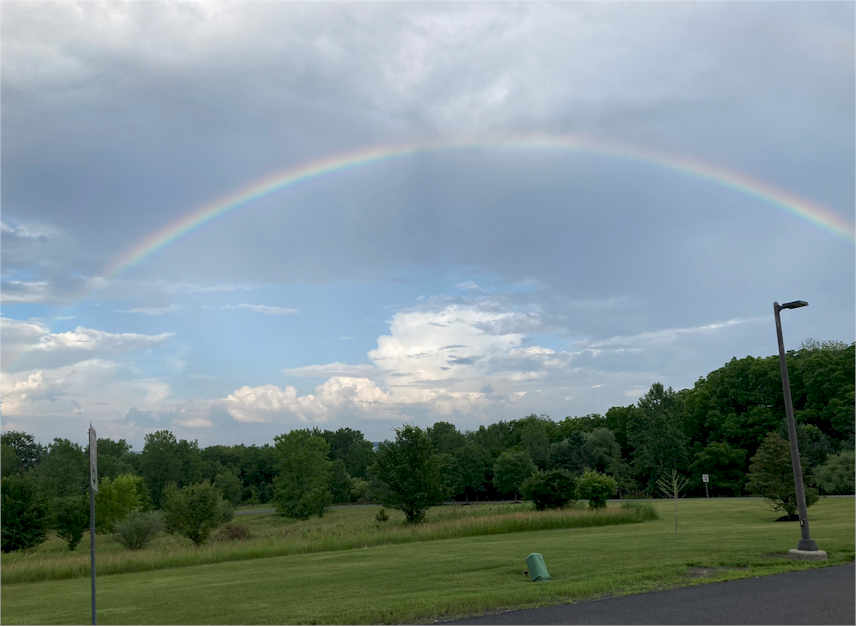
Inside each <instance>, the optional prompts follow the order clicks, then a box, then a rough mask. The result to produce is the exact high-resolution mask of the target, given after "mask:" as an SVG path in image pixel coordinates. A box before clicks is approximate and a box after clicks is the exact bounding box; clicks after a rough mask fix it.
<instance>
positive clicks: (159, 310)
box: [113, 303, 184, 316]
mask: <svg viewBox="0 0 857 627" xmlns="http://www.w3.org/2000/svg"><path fill="white" fill-rule="evenodd" d="M182 309H184V307H182V306H181V305H177V304H175V303H173V304H172V305H169V306H167V307H136V308H133V309H114V310H113V311H115V312H116V313H127V314H145V315H147V316H162V315H164V314H167V313H172V312H174V311H181V310H182Z"/></svg>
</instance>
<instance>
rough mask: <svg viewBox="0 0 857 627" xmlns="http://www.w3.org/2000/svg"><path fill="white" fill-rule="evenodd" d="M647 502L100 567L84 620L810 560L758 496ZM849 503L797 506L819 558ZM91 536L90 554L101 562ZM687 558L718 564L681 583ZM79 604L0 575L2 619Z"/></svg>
mask: <svg viewBox="0 0 857 627" xmlns="http://www.w3.org/2000/svg"><path fill="white" fill-rule="evenodd" d="M653 504H654V506H655V507H656V508H657V509H658V510H659V512H660V514H661V518H660V519H659V520H655V521H649V522H644V523H642V524H628V525H612V526H602V527H581V528H564V529H544V530H539V531H518V532H506V533H499V534H494V535H475V536H471V537H455V534H454V533H451V532H450V533H448V534H447V537H448V539H436V538H435V537H433V535H432V534H431V533H428V534H426V536H425V537H422V538H414V539H411V540H410V541H408V542H407V543H399V544H391V543H388V544H382V545H376V546H368V547H367V548H362V547H360V546H354V547H353V548H351V549H350V550H346V549H343V550H321V551H318V552H313V553H306V552H305V553H301V554H292V555H284V556H281V557H270V558H260V559H250V560H247V559H244V560H239V561H231V562H228V563H214V564H206V565H201V566H189V567H175V568H169V569H164V570H152V571H148V572H138V573H126V574H116V575H106V576H100V577H99V578H98V619H99V622H101V623H104V624H271V623H277V624H305V623H325V624H358V623H359V624H378V623H402V622H426V621H430V620H432V619H434V618H438V617H451V616H461V615H465V614H471V613H481V612H486V611H494V610H497V609H505V608H514V607H528V606H539V605H549V604H554V603H561V602H574V601H579V600H584V599H591V598H599V597H602V596H609V595H620V594H629V593H633V592H640V591H646V590H653V589H662V588H668V587H675V586H681V585H688V584H692V583H698V582H700V581H713V580H724V579H730V578H739V577H752V576H756V575H765V574H773V573H777V572H783V571H786V570H794V569H802V568H814V567H818V566H819V565H820V564H819V563H811V562H796V561H791V560H789V559H788V558H787V555H786V554H787V552H788V550H789V549H790V548H794V547H795V546H796V545H797V540H798V538H799V537H800V532H799V527H798V525H797V523H783V522H779V523H777V522H773V520H774V518H775V517H776V515H774V514H772V513H771V512H770V511H769V510H767V509H766V508H765V507H764V505H763V502H762V501H760V500H751V499H728V500H727V499H724V500H720V499H710V500H707V501H706V500H705V499H699V500H685V501H682V502H681V503H680V504H679V529H678V533H677V534H675V533H673V527H674V520H673V516H672V504H671V502H668V501H655V502H653ZM506 507H508V506H506ZM854 507H855V504H854V500H853V499H822V500H821V501H820V502H819V503H818V504H817V505H815V506H813V507H812V508H810V522H811V524H812V535H813V538H814V539H815V540H816V542H817V543H818V545H819V547H820V548H822V549H824V550H826V551H827V552H828V555H829V560H828V561H827V562H826V563H824V564H825V565H833V564H842V563H847V562H851V561H853V560H854V534H855V509H854ZM457 509H458V510H464V509H467V508H457ZM376 511H377V510H375V509H373V508H366V509H355V510H335V511H334V512H331V513H330V514H328V515H326V516H325V518H324V519H322V521H321V523H322V525H326V526H329V527H331V528H335V527H336V526H337V525H344V526H354V527H355V528H359V527H360V526H361V525H363V526H366V525H369V526H372V528H373V529H374V526H375V525H376V524H377V523H375V522H374V515H375V513H376ZM339 512H342V515H341V516H340V515H339ZM568 513H569V514H572V515H575V514H577V515H579V514H585V512H580V511H579V510H571V511H570V512H568ZM391 514H392V512H391ZM521 514H523V512H520V511H517V512H515V511H513V512H508V511H505V512H503V511H498V512H497V513H494V514H493V515H489V516H482V517H480V516H478V515H477V516H474V515H471V516H464V517H461V516H463V512H462V513H461V514H459V513H458V511H456V508H449V509H446V510H443V509H439V510H437V511H436V512H433V515H434V518H435V520H434V522H432V523H429V525H426V527H429V526H430V525H434V526H435V527H436V528H437V529H442V528H444V527H454V526H455V525H458V524H463V523H466V522H468V521H470V522H472V521H476V520H479V519H480V518H483V519H485V520H490V519H492V518H503V517H509V516H519V515H521ZM247 518H248V519H249V518H256V519H257V520H256V521H254V523H253V524H255V525H256V528H257V531H256V532H257V533H263V530H264V528H266V527H270V528H271V529H273V528H275V527H277V525H279V527H280V528H282V527H283V523H282V522H279V521H277V520H276V519H274V518H271V517H266V516H264V515H258V516H249V515H248V516H247ZM241 522H244V521H243V517H242V520H241ZM247 522H248V523H249V520H248V521H247ZM318 522H319V521H317V520H316V521H309V522H308V523H300V524H299V525H298V526H297V528H300V529H302V531H300V532H292V534H291V535H297V534H298V533H300V534H303V533H304V530H306V532H307V533H308V534H311V533H314V531H311V529H312V528H313V525H314V524H315V525H318ZM390 522H394V520H393V516H391V521H390ZM389 524H390V523H385V525H389ZM301 525H303V527H302V526H301ZM248 526H249V525H248ZM399 528H403V527H399ZM248 542H253V540H250V541H248ZM233 544H241V542H235V543H233ZM101 546H102V545H99V560H103V559H104V557H103V556H102V555H101V553H100V550H101V549H100V547H101ZM197 550H198V551H200V552H205V551H207V550H210V549H209V548H208V547H203V548H201V549H197ZM105 552H108V551H107V549H105ZM113 552H114V553H117V554H118V555H123V556H124V557H126V558H127V557H128V556H129V554H128V553H125V552H124V551H122V552H120V551H118V550H113ZM531 552H538V553H541V554H542V555H543V556H544V558H545V562H546V565H547V568H548V570H549V571H550V574H551V576H552V581H549V582H543V583H532V582H530V581H529V578H528V577H527V576H525V575H524V570H525V569H526V564H525V558H526V556H527V555H528V554H529V553H531ZM44 553H45V554H49V551H47V550H45V551H44ZM131 555H132V554H131ZM14 561H15V560H14V559H13V560H12V562H7V558H6V557H4V558H3V561H2V571H3V576H4V578H5V577H6V569H7V564H8V565H10V566H11V565H12V564H13V563H14ZM694 567H704V568H706V569H709V571H710V569H719V570H715V571H714V573H713V575H709V576H708V578H705V579H695V578H693V577H692V576H693V574H694V572H695V571H694ZM89 611H90V610H89V580H88V579H87V578H76V579H70V580H57V581H43V582H33V583H15V584H13V583H5V581H4V584H3V612H2V624H85V623H88V622H89V618H90V617H89Z"/></svg>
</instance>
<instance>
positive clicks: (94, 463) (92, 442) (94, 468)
mask: <svg viewBox="0 0 857 627" xmlns="http://www.w3.org/2000/svg"><path fill="white" fill-rule="evenodd" d="M89 487H91V488H92V491H93V492H98V440H97V436H96V435H95V429H93V428H92V423H91V422H90V423H89Z"/></svg>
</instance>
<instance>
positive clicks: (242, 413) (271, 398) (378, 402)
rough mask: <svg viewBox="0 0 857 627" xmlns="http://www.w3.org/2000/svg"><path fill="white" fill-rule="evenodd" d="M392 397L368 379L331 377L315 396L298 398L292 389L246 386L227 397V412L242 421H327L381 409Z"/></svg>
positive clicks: (271, 386)
mask: <svg viewBox="0 0 857 627" xmlns="http://www.w3.org/2000/svg"><path fill="white" fill-rule="evenodd" d="M389 400H390V396H389V394H387V393H386V392H384V391H382V390H381V389H379V388H378V386H377V385H375V383H373V382H372V381H370V380H369V379H364V378H356V377H331V378H330V379H328V380H327V381H325V382H324V383H323V384H321V385H319V386H318V387H317V388H316V389H315V393H314V394H307V395H305V396H299V395H298V393H297V390H296V389H295V388H294V387H292V386H287V387H285V388H280V387H278V386H276V385H262V386H257V387H250V386H244V387H242V388H239V389H237V390H235V392H233V393H232V394H230V395H229V396H227V397H226V403H225V404H226V411H227V412H229V415H231V416H232V417H233V418H234V419H235V420H237V421H239V422H274V421H276V422H288V421H289V420H291V419H295V418H296V419H297V420H299V421H301V422H314V423H323V422H327V421H328V420H329V419H330V417H331V416H332V415H333V414H336V413H339V412H343V411H345V412H347V411H350V410H356V411H361V412H365V411H369V410H379V409H381V408H382V406H383V405H385V404H387V403H389Z"/></svg>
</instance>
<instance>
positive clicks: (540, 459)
mask: <svg viewBox="0 0 857 627" xmlns="http://www.w3.org/2000/svg"><path fill="white" fill-rule="evenodd" d="M524 420H525V422H524V421H522V422H523V426H522V427H521V446H522V447H523V448H524V450H525V451H527V452H528V453H529V454H530V459H532V460H533V462H534V463H535V464H536V466H538V467H539V468H541V469H542V470H544V469H546V468H547V467H548V462H549V461H550V452H551V450H550V447H551V442H550V437H549V436H548V428H547V426H546V422H547V421H545V420H543V419H541V418H535V419H534V418H533V417H530V418H529V419H524Z"/></svg>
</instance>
